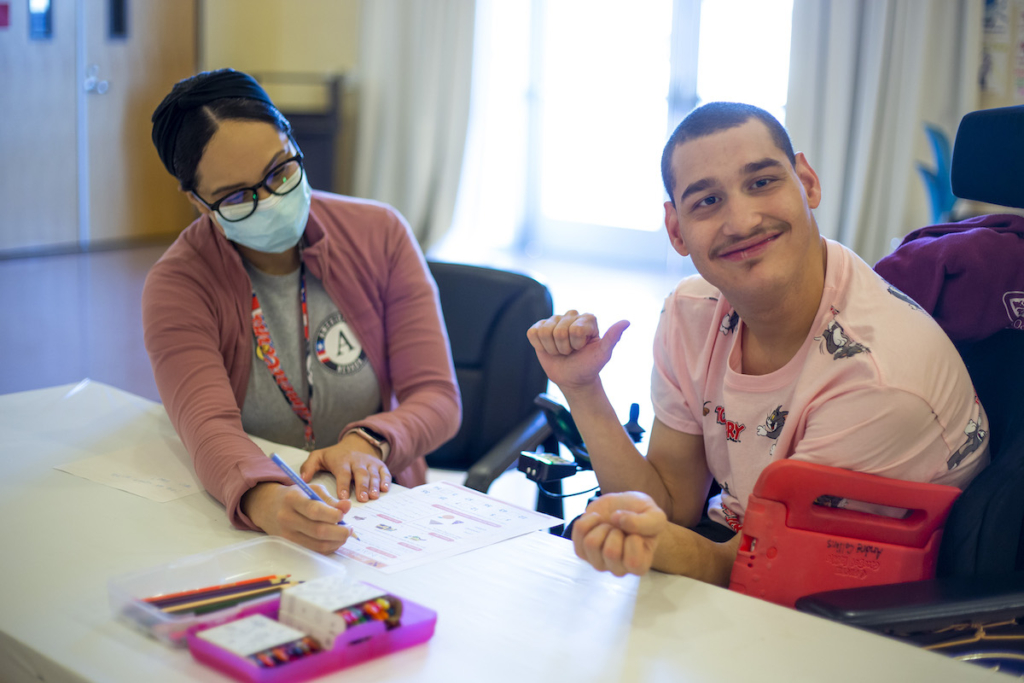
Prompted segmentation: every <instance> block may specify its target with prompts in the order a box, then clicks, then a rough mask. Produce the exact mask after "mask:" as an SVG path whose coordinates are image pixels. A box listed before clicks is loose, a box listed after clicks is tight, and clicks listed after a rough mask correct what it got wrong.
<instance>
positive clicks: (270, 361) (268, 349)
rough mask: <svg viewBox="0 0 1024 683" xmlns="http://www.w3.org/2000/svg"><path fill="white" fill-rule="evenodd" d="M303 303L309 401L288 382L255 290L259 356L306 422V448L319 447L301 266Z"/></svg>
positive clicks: (302, 268) (254, 317)
mask: <svg viewBox="0 0 1024 683" xmlns="http://www.w3.org/2000/svg"><path fill="white" fill-rule="evenodd" d="M299 304H300V305H301V308H302V335H303V339H304V340H305V350H306V382H307V383H308V385H309V400H308V401H307V402H306V403H303V402H302V399H301V398H299V395H298V393H296V391H295V389H294V388H293V387H292V383H291V382H289V381H288V377H287V376H285V374H284V370H283V369H282V368H281V361H280V359H279V358H278V357H277V350H276V349H274V341H273V340H272V339H271V338H270V330H269V329H267V325H266V323H265V322H264V320H263V309H262V308H260V300H259V298H257V296H256V290H255V289H253V290H252V333H253V335H255V337H256V355H257V356H259V357H260V358H262V359H263V362H264V363H266V365H267V369H268V370H270V374H271V375H273V377H274V380H275V381H276V382H277V388H278V389H280V390H281V393H282V394H284V397H285V399H286V400H287V401H288V405H290V406H291V407H292V410H293V411H294V412H295V414H296V415H298V417H299V419H300V420H302V422H303V424H305V425H306V448H307V449H309V450H312V449H313V448H315V446H316V441H315V440H314V438H313V412H312V409H311V408H312V405H313V372H312V368H311V367H310V361H309V312H308V310H307V309H306V268H305V266H304V265H302V266H300V267H299Z"/></svg>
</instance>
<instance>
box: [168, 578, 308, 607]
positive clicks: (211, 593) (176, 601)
mask: <svg viewBox="0 0 1024 683" xmlns="http://www.w3.org/2000/svg"><path fill="white" fill-rule="evenodd" d="M287 580H288V578H287V577H285V576H282V577H280V578H275V579H269V580H267V581H257V582H253V583H249V584H246V585H244V586H234V587H229V588H221V589H219V590H208V591H204V592H202V593H196V594H195V595H185V596H182V597H180V598H172V599H169V600H160V601H159V602H152V603H150V604H151V605H153V606H154V607H158V608H160V609H162V610H166V609H167V608H168V607H175V606H177V605H184V604H186V603H193V602H196V601H198V600H207V599H210V598H230V597H231V596H233V595H239V594H241V593H243V592H245V591H251V590H256V589H257V588H267V587H269V586H275V585H277V584H279V583H284V582H286V581H287Z"/></svg>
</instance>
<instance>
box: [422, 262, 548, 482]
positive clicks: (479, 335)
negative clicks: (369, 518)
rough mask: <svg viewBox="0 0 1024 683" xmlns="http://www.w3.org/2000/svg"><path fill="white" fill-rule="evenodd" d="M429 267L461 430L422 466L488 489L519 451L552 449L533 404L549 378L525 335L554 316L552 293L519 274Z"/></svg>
mask: <svg viewBox="0 0 1024 683" xmlns="http://www.w3.org/2000/svg"><path fill="white" fill-rule="evenodd" d="M428 265H429V267H430V272H431V274H432V275H433V276H434V280H435V281H436V282H437V288H438V291H439V293H440V298H441V310H442V311H443V312H444V319H445V324H446V326H447V328H448V337H449V340H450V341H451V347H452V357H453V359H454V361H455V374H456V376H457V377H458V380H459V389H460V391H461V393H462V427H461V428H460V429H459V433H458V434H456V435H455V438H453V439H452V440H451V441H449V442H448V443H446V444H444V445H443V446H441V447H440V448H438V449H437V450H436V451H434V452H433V453H431V454H430V455H428V456H427V464H429V465H430V467H433V468H437V469H445V470H459V471H466V472H468V477H467V479H466V486H468V487H469V488H472V489H476V490H477V491H487V489H488V488H489V487H490V485H491V483H492V482H493V481H494V480H495V479H497V478H498V476H500V475H501V473H502V472H504V471H505V470H507V469H508V468H509V467H511V466H512V465H513V464H514V463H515V462H516V460H517V459H518V457H519V453H520V451H523V450H530V451H532V450H535V449H536V448H537V447H538V446H540V445H541V444H545V448H547V449H549V450H552V451H553V452H557V443H553V442H551V440H552V436H551V429H550V428H549V427H548V424H547V421H546V420H545V419H544V416H543V415H542V414H541V412H540V410H539V409H538V408H537V407H536V406H535V405H534V403H533V400H534V398H535V397H536V396H537V395H538V394H540V393H543V392H544V391H545V390H546V388H547V384H548V379H547V376H546V375H545V374H544V370H543V369H542V368H541V366H540V363H539V362H538V361H537V356H536V354H535V353H534V350H533V347H532V346H531V345H530V342H529V341H528V340H527V338H526V331H527V329H529V327H530V326H531V325H532V324H533V323H535V322H537V321H538V320H540V319H542V318H547V317H550V316H551V315H552V314H553V312H554V309H553V306H552V303H551V294H550V293H549V292H548V288H547V287H545V286H544V285H543V284H541V283H539V282H537V281H536V280H534V279H533V278H531V277H527V276H526V275H521V274H519V273H512V272H508V271H504V270H496V269H493V268H481V267H478V266H468V265H462V264H456V263H439V262H430V263H429V264H428ZM546 442H547V443H546Z"/></svg>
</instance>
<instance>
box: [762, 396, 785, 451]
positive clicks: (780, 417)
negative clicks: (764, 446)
mask: <svg viewBox="0 0 1024 683" xmlns="http://www.w3.org/2000/svg"><path fill="white" fill-rule="evenodd" d="M787 415H789V411H788V410H783V409H782V406H781V405H780V406H779V407H778V408H776V409H775V410H773V411H772V412H770V413H768V417H766V418H765V419H764V424H763V425H757V435H758V436H767V437H768V438H769V439H778V438H779V434H781V433H782V428H783V427H785V426H786V416H787ZM777 445H779V444H778V441H776V442H775V443H773V444H772V447H771V448H770V449H769V450H768V457H772V456H773V455H775V447H776V446H777Z"/></svg>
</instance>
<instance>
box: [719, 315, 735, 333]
mask: <svg viewBox="0 0 1024 683" xmlns="http://www.w3.org/2000/svg"><path fill="white" fill-rule="evenodd" d="M739 322H740V314H739V313H737V312H736V311H733V312H732V313H727V314H726V315H724V316H722V325H721V326H720V327H719V328H718V329H719V330H721V332H722V334H729V333H730V332H733V331H734V330H735V329H736V326H737V325H738V324H739Z"/></svg>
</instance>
